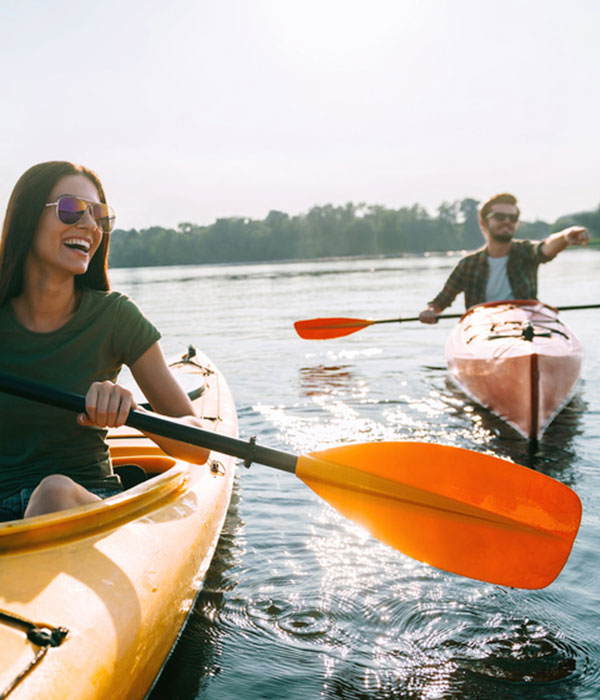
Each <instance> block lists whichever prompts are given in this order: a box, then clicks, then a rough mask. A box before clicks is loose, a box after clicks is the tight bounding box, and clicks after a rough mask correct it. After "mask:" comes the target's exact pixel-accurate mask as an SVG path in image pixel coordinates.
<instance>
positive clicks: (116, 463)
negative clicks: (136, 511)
mask: <svg viewBox="0 0 600 700" xmlns="http://www.w3.org/2000/svg"><path fill="white" fill-rule="evenodd" d="M175 463H176V461H175V460H174V459H173V458H172V457H167V456H166V455H156V454H141V455H136V454H129V455H123V456H121V457H117V456H114V457H113V459H112V464H113V469H114V471H115V473H116V474H118V475H119V476H120V477H121V482H122V483H123V486H124V487H125V488H126V489H130V488H131V487H132V486H136V485H137V484H141V483H142V482H143V481H146V479H149V478H150V477H151V476H155V475H156V474H161V473H162V472H166V471H167V470H168V469H170V468H171V467H172V466H174V465H175Z"/></svg>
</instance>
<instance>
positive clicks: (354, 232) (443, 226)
mask: <svg viewBox="0 0 600 700" xmlns="http://www.w3.org/2000/svg"><path fill="white" fill-rule="evenodd" d="M478 204H479V202H477V201H476V200H474V199H469V198H467V199H463V200H462V201H456V202H443V203H442V204H441V205H440V206H439V207H438V210H437V216H434V217H432V216H430V215H429V214H428V213H427V211H426V210H425V209H424V208H423V207H421V206H420V205H418V204H415V205H413V206H412V207H403V208H401V209H388V208H386V207H384V206H381V205H378V204H374V205H367V204H364V203H360V204H353V203H351V202H349V203H348V204H346V205H344V206H338V207H335V206H333V205H332V204H326V205H324V206H315V207H313V208H312V209H311V210H310V211H309V212H307V213H306V214H299V215H297V216H292V217H290V216H289V215H288V214H286V213H284V212H280V211H270V212H269V214H268V215H267V217H266V218H265V219H264V220H263V221H255V220H253V219H247V218H228V219H217V221H215V223H214V224H212V225H211V226H198V225H196V224H193V223H190V222H183V223H180V224H179V225H178V227H177V229H165V228H162V227H160V226H153V227H151V228H148V229H143V230H141V231H136V230H135V229H131V230H129V231H123V230H116V231H115V232H114V233H113V234H112V235H111V249H110V264H111V266H112V267H139V266H152V265H190V264H203V263H206V264H211V263H212V264H214V263H224V262H259V261H269V260H304V259H311V258H323V257H347V256H378V255H381V256H395V255H403V254H422V253H425V252H428V251H429V252H442V251H447V250H465V249H469V250H472V249H475V248H479V247H480V246H481V245H483V237H482V234H481V231H480V230H479V222H478V213H477V207H478ZM574 224H578V225H582V226H587V227H588V228H589V230H590V233H591V234H592V236H593V237H597V238H600V206H599V207H598V209H597V210H596V211H593V212H580V213H578V214H572V215H570V216H568V217H563V218H561V219H559V221H558V222H556V224H554V225H553V226H550V225H549V224H547V223H546V222H544V221H535V222H522V223H521V224H520V227H519V237H521V238H533V239H538V240H539V239H541V238H544V237H545V236H547V235H548V233H549V232H550V230H559V229H561V228H564V227H565V226H570V225H574Z"/></svg>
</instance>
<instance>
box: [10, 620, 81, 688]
mask: <svg viewBox="0 0 600 700" xmlns="http://www.w3.org/2000/svg"><path fill="white" fill-rule="evenodd" d="M0 622H3V623H5V624H7V625H11V626H13V627H19V628H20V629H22V630H24V631H25V632H26V633H27V639H28V640H29V641H30V642H31V643H32V644H34V645H35V646H37V647H39V648H38V650H37V651H36V653H35V655H34V657H33V659H32V660H31V661H30V662H29V663H28V664H27V665H26V666H25V668H24V669H23V670H22V671H20V672H19V673H18V674H17V675H16V676H15V678H14V679H13V680H12V681H11V682H10V683H9V684H8V685H7V686H6V687H5V688H4V690H2V691H0V700H5V698H7V697H8V695H9V694H10V693H11V692H12V691H13V690H14V689H15V688H16V687H17V685H18V684H19V683H20V682H21V681H22V680H23V678H25V676H26V675H27V674H28V673H29V672H30V671H32V670H33V669H34V668H35V667H36V666H37V665H38V664H39V663H40V661H41V660H42V659H43V658H44V656H46V654H47V653H48V649H50V647H58V646H60V645H61V644H62V643H63V641H64V639H65V637H66V636H67V635H68V634H69V630H68V629H67V628H66V627H52V625H46V624H45V623H43V622H32V621H31V620H27V619H25V618H24V617H20V616H19V615H15V614H14V613H11V612H7V611H6V610H0Z"/></svg>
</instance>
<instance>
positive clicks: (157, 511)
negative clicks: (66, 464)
mask: <svg viewBox="0 0 600 700" xmlns="http://www.w3.org/2000/svg"><path fill="white" fill-rule="evenodd" d="M172 369H173V371H174V373H175V376H177V377H180V378H181V384H182V385H183V386H184V387H185V389H186V391H187V392H188V393H189V394H190V395H191V396H194V397H195V398H194V405H195V406H196V409H197V413H198V415H200V416H202V417H204V418H206V423H205V427H206V429H209V430H215V431H217V432H219V433H223V434H226V435H229V436H236V435H237V415H236V409H235V404H234V401H233V398H232V396H231V392H230V390H229V387H228V386H227V383H226V381H225V380H224V378H223V376H222V375H221V374H220V372H219V371H218V370H217V369H216V367H214V365H212V364H211V363H210V361H209V360H208V358H206V357H205V356H203V355H196V357H194V359H193V360H191V361H190V360H187V361H180V362H179V363H176V364H175V365H174V366H173V367H172ZM202 387H204V391H203V392H200V389H201V388H202ZM198 394H200V395H199V396H198ZM109 444H110V449H111V456H112V458H113V464H114V466H115V469H116V470H117V471H119V469H122V473H123V475H124V476H123V478H124V479H125V478H127V479H131V472H134V474H133V479H134V480H138V481H139V483H137V484H136V485H134V486H132V487H131V488H128V489H127V490H125V491H124V492H122V493H119V494H117V495H115V496H112V497H111V498H108V499H106V500H104V501H102V502H101V503H94V504H91V505H87V506H83V507H80V508H74V509H71V510H66V511H61V512H59V513H53V514H50V515H44V516H41V517H37V518H31V519H28V520H16V521H12V522H8V523H2V524H0V698H9V700H24V699H28V700H33V699H34V698H35V699H36V700H40V699H42V698H43V699H44V700H53V699H56V700H58V699H60V700H65V699H66V698H76V699H77V700H92V699H94V700H98V699H100V698H107V699H108V698H110V699H111V700H115V699H116V698H127V699H128V700H135V699H136V698H144V697H145V696H146V695H147V693H148V692H149V690H150V689H151V687H152V685H153V683H154V681H155V679H156V678H157V676H158V675H159V673H160V671H161V669H162V667H163V665H164V663H165V661H166V659H167V657H168V655H169V652H170V651H171V649H172V647H173V645H174V644H175V642H176V640H177V637H178V635H179V633H180V631H181V629H182V627H183V625H184V623H185V620H186V618H187V615H188V613H189V612H190V610H191V608H192V606H193V603H194V600H195V598H196V596H197V594H198V592H199V590H200V588H201V587H202V582H203V579H204V575H205V573H206V571H207V569H208V566H209V564H210V561H211V558H212V555H213V552H214V550H215V547H216V544H217V541H218V539H219V534H220V531H221V527H222V525H223V521H224V519H225V516H226V514H227V509H228V506H229V499H230V496H231V489H232V484H233V476H234V471H235V458H233V457H228V456H225V455H221V454H217V453H214V452H213V453H212V454H211V456H210V459H209V461H208V462H207V464H205V465H201V466H198V465H194V464H187V463H183V462H180V461H177V460H175V459H173V458H172V457H168V456H166V455H165V454H164V453H163V452H161V450H160V449H159V448H158V447H157V446H156V445H155V444H154V443H153V442H151V441H150V440H148V439H147V438H145V437H144V436H143V435H141V434H140V433H138V432H137V431H136V430H135V429H132V428H128V427H123V428H121V429H119V430H116V431H112V432H111V433H110V434H109ZM126 465H137V467H138V468H137V469H136V467H130V466H126ZM140 467H141V469H143V470H144V472H145V474H144V472H142V471H141V470H140V469H139V468H140ZM49 640H50V643H49Z"/></svg>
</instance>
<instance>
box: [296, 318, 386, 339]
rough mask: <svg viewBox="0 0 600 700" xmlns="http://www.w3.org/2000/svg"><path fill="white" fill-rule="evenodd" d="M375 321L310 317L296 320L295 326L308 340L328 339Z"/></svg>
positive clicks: (349, 332) (354, 331) (351, 331)
mask: <svg viewBox="0 0 600 700" xmlns="http://www.w3.org/2000/svg"><path fill="white" fill-rule="evenodd" d="M373 323H374V321H367V320H365V319H362V318H310V319H308V320H306V321H296V323H294V328H295V329H296V333H298V335H299V336H300V337H301V338H305V339H306V340H327V339H328V338H341V337H342V336H344V335H350V334H351V333H356V331H359V330H360V329H361V328H365V327H366V326H370V325H372V324H373Z"/></svg>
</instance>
